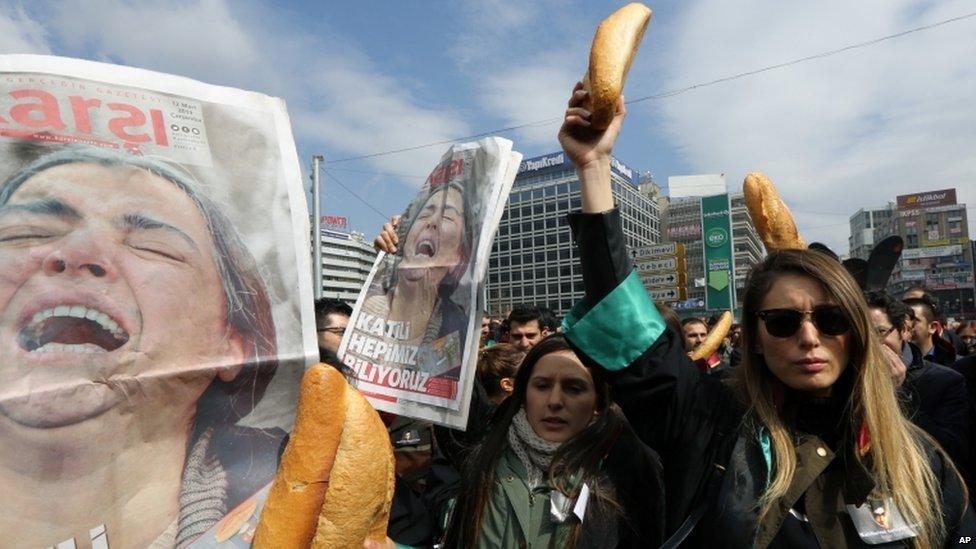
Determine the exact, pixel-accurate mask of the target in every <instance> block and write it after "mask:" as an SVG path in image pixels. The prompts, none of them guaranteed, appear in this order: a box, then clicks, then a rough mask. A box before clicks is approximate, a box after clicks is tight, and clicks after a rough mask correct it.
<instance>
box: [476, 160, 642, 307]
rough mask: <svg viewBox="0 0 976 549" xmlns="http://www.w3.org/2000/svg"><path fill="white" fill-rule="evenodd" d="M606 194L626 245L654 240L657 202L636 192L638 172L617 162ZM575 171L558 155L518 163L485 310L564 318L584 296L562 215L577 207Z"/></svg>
mask: <svg viewBox="0 0 976 549" xmlns="http://www.w3.org/2000/svg"><path fill="white" fill-rule="evenodd" d="M610 171H611V174H610V179H611V190H612V192H613V197H614V200H615V201H616V204H617V207H618V208H619V209H620V214H621V218H622V221H623V229H624V235H625V236H626V240H627V245H628V246H629V247H630V248H639V247H643V246H648V245H650V244H653V243H656V242H659V241H660V237H661V235H660V227H659V217H658V209H657V204H656V202H654V201H653V200H651V199H649V198H648V197H647V196H645V195H644V194H641V192H640V191H639V189H638V184H639V179H638V177H639V175H637V174H635V173H634V172H633V171H632V170H631V169H630V168H628V167H627V166H626V165H624V164H623V163H621V162H619V161H618V160H617V159H613V161H612V165H611V170H610ZM580 200H581V199H580V183H579V179H578V177H577V175H576V169H575V168H574V167H573V165H572V163H571V162H570V161H569V159H568V158H566V157H565V154H564V153H562V152H559V153H554V154H548V155H544V156H539V157H536V158H530V159H527V160H524V161H523V162H522V165H521V166H520V167H519V173H518V176H517V177H516V179H515V183H514V185H513V187H512V192H511V194H510V195H509V198H508V203H507V205H506V206H505V211H504V213H503V215H502V218H501V223H500V224H499V227H498V232H497V234H496V236H495V243H494V248H492V252H491V258H490V260H489V263H488V286H487V293H488V295H487V299H488V311H489V314H491V315H492V316H494V317H502V316H504V315H505V314H506V313H507V312H508V311H509V310H510V309H511V308H512V307H513V306H514V305H516V304H529V305H531V304H535V305H540V306H546V307H549V308H550V309H552V310H553V311H554V312H556V314H557V315H559V316H563V315H565V314H566V313H567V312H568V311H569V309H570V308H571V307H572V306H573V305H574V304H575V303H576V302H577V301H579V300H580V299H582V298H583V278H582V275H581V273H580V268H579V254H578V252H577V249H576V246H575V245H574V244H573V242H572V237H571V235H570V229H569V224H568V223H567V221H566V216H567V214H569V213H570V212H574V211H579V210H580Z"/></svg>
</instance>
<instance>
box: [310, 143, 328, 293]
mask: <svg viewBox="0 0 976 549" xmlns="http://www.w3.org/2000/svg"><path fill="white" fill-rule="evenodd" d="M324 161H325V158H324V157H323V156H322V155H320V154H317V155H315V156H313V157H312V232H313V233H314V236H313V237H312V242H313V245H314V246H315V251H314V253H313V261H314V262H315V264H314V267H313V268H312V276H313V277H314V278H315V285H314V286H313V287H314V288H315V299H319V298H321V297H322V205H321V204H320V200H321V190H320V189H319V169H320V168H321V164H322V162H324Z"/></svg>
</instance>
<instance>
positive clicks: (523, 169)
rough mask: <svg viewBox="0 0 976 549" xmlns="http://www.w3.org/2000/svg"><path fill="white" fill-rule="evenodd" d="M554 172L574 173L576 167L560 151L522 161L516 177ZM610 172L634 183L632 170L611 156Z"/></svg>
mask: <svg viewBox="0 0 976 549" xmlns="http://www.w3.org/2000/svg"><path fill="white" fill-rule="evenodd" d="M555 170H572V171H574V172H575V171H576V167H575V166H574V165H573V163H572V162H571V161H570V160H569V158H566V153H564V152H561V151H560V152H557V153H551V154H544V155H542V156H536V157H534V158H528V159H526V160H523V161H522V163H521V164H520V165H519V169H518V176H519V177H522V176H523V175H524V174H531V175H536V174H541V173H546V172H549V171H555ZM610 170H611V171H612V172H614V173H616V174H617V175H619V176H620V177H623V178H624V179H626V180H627V181H630V182H631V183H634V182H635V178H634V170H633V169H631V168H630V167H628V166H627V165H626V164H624V163H623V162H621V161H620V160H617V159H616V158H615V157H613V156H611V157H610Z"/></svg>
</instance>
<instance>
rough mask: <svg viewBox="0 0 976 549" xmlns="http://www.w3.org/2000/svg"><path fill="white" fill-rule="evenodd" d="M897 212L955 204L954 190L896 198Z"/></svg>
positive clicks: (905, 195) (904, 195)
mask: <svg viewBox="0 0 976 549" xmlns="http://www.w3.org/2000/svg"><path fill="white" fill-rule="evenodd" d="M896 200H897V202H898V209H899V210H916V209H921V208H931V207H935V206H950V205H952V204H955V203H956V190H955V189H943V190H941V191H928V192H924V193H915V194H903V195H899V196H898V197H897V198H896Z"/></svg>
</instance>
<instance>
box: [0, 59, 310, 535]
mask: <svg viewBox="0 0 976 549" xmlns="http://www.w3.org/2000/svg"><path fill="white" fill-rule="evenodd" d="M308 246H309V245H308V217H307V207H306V204H305V199H304V191H303V188H302V183H301V175H300V170H299V165H298V157H297V155H296V151H295V145H294V141H293V138H292V135H291V130H290V126H289V122H288V117H287V114H286V112H285V108H284V104H283V102H281V101H280V100H278V99H275V98H271V97H267V96H264V95H260V94H256V93H251V92H244V91H240V90H234V89H229V88H222V87H217V86H210V85H206V84H202V83H200V82H196V81H193V80H189V79H186V78H181V77H175V76H170V75H165V74H159V73H154V72H149V71H144V70H139V69H133V68H128V67H119V66H112V65H106V64H101V63H94V62H87V61H79V60H71V59H63V58H56V57H45V56H21V55H12V56H0V339H2V343H0V355H2V356H0V486H3V491H4V497H3V498H0V546H4V547H7V546H19V547H53V546H57V547H75V546H78V547H88V546H91V547H98V548H105V547H185V546H188V545H189V544H191V543H193V542H195V541H197V542H198V541H200V540H201V536H203V534H204V533H205V532H209V534H208V535H211V536H217V537H213V538H212V539H209V540H208V544H212V543H216V542H218V541H224V542H228V543H236V544H239V545H243V546H247V544H248V543H249V541H248V536H249V535H253V528H252V526H253V524H254V523H255V522H256V520H257V519H256V514H255V512H254V511H255V509H256V507H257V499H256V498H255V497H254V496H255V494H257V493H259V492H260V491H261V490H262V489H263V488H264V487H265V486H267V484H268V483H269V482H270V481H271V480H272V479H273V476H274V472H275V469H276V466H277V455H278V451H279V448H280V446H281V444H282V440H283V438H284V436H285V433H286V432H287V431H288V430H290V428H291V424H292V422H293V418H294V405H295V404H294V403H295V401H296V399H297V387H298V381H299V379H300V377H301V374H302V372H303V371H304V368H305V367H306V366H307V365H308V364H309V363H311V362H313V361H316V360H317V356H318V353H317V348H316V344H315V334H314V330H313V328H312V327H313V326H314V319H313V317H312V308H311V302H312V289H311V279H310V277H309V276H308V275H307V273H308V272H309V271H310V267H309V263H310V262H309V247H308ZM296 288H297V289H298V290H297V291H296ZM235 510H236V511H235ZM231 511H235V512H236V514H234V513H231ZM229 514H230V515H231V516H230V517H228V515H229Z"/></svg>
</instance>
